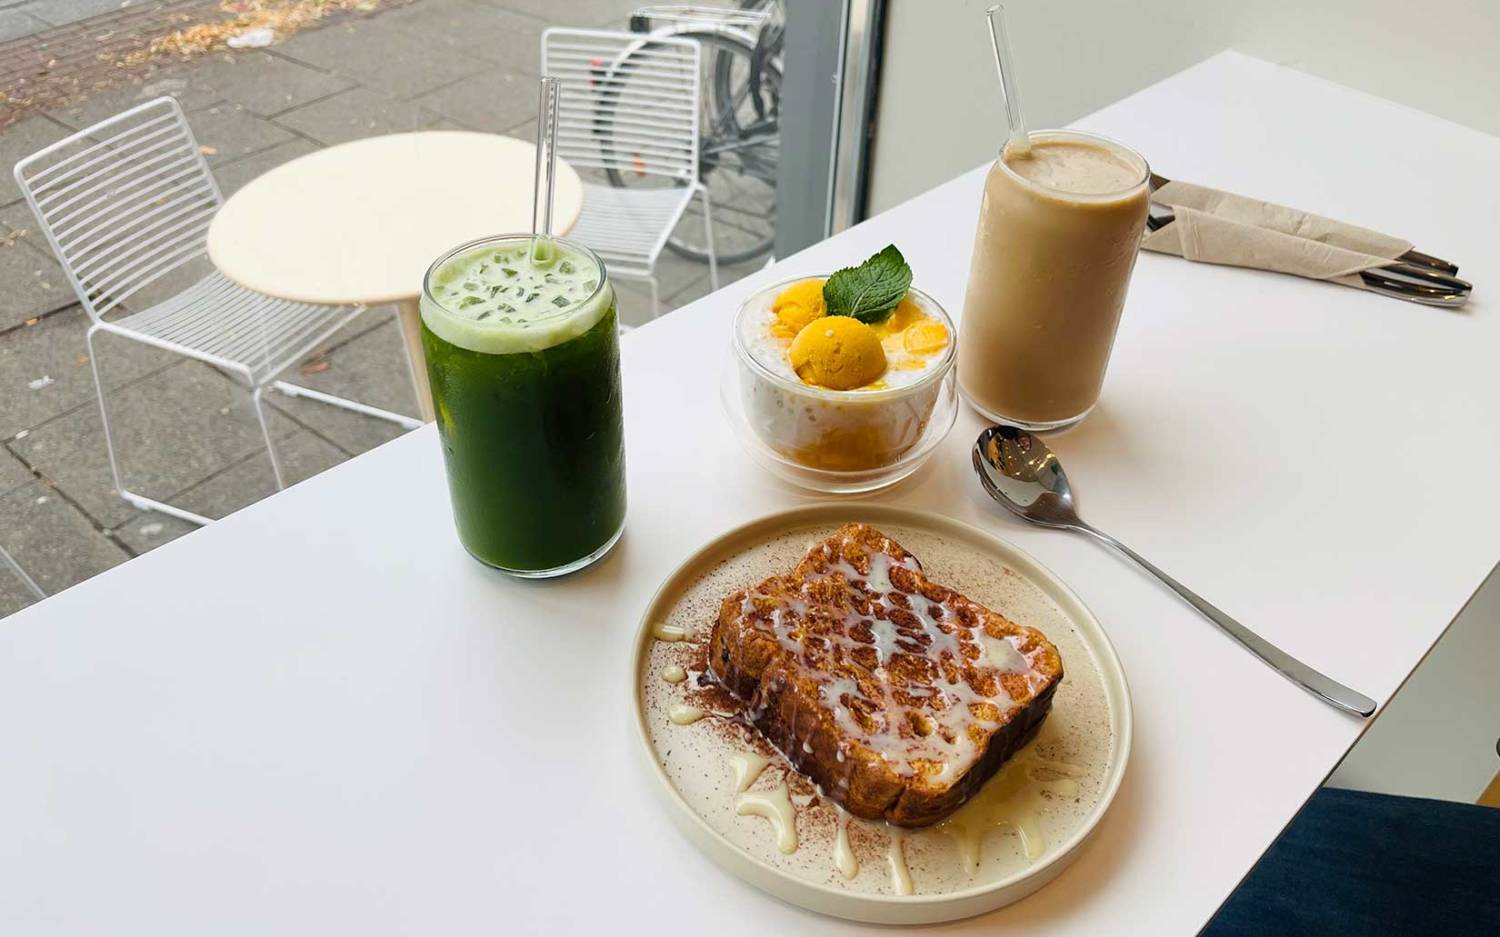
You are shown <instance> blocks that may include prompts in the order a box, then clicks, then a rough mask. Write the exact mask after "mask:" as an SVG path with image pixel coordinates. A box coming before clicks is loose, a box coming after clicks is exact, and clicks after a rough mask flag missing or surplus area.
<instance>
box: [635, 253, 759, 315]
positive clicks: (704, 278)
mask: <svg viewBox="0 0 1500 937" xmlns="http://www.w3.org/2000/svg"><path fill="white" fill-rule="evenodd" d="M681 262H682V263H688V261H681ZM763 266H765V260H764V259H762V260H752V261H746V262H745V263H741V264H733V265H730V264H726V265H724V266H721V267H720V268H719V286H720V287H721V288H722V287H725V286H728V285H729V284H731V283H733V282H734V281H736V280H738V279H740V278H742V277H746V276H749V275H750V274H752V273H754V272H755V271H757V270H759V269H760V268H761V267H763ZM698 269H699V271H700V272H699V273H698V275H697V276H696V277H694V278H692V279H690V280H688V281H687V282H686V283H684V284H682V285H681V286H679V287H678V288H677V289H676V291H675V292H672V293H668V292H667V291H666V288H665V285H663V289H662V293H661V295H662V304H661V315H667V314H668V313H670V312H673V311H675V310H677V309H680V308H681V307H683V306H686V305H687V304H688V303H690V302H693V301H694V300H697V299H701V298H702V297H704V296H707V295H708V294H709V293H710V292H711V288H710V286H709V282H708V268H707V267H706V266H704V267H700V268H698ZM615 292H616V293H617V294H618V296H619V303H620V321H622V322H624V323H625V324H626V325H629V326H641V325H645V324H646V323H647V322H650V321H651V319H652V318H653V317H654V316H653V313H652V311H651V300H650V296H651V294H650V291H649V289H648V288H647V286H646V284H645V282H644V281H642V280H627V279H625V278H624V277H620V278H618V279H616V280H615Z"/></svg>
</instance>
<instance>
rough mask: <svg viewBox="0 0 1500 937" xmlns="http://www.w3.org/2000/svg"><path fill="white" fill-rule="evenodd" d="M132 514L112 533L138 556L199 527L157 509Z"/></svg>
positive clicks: (111, 532) (111, 533)
mask: <svg viewBox="0 0 1500 937" xmlns="http://www.w3.org/2000/svg"><path fill="white" fill-rule="evenodd" d="M132 514H133V516H132V517H131V518H130V520H128V521H126V522H125V523H123V524H121V525H120V526H118V527H116V528H115V529H114V530H112V531H110V535H111V536H113V537H114V538H115V539H116V540H118V541H119V542H120V543H123V544H125V548H126V549H127V550H130V551H131V552H133V553H135V555H136V556H140V555H141V554H142V553H147V552H149V551H151V550H154V549H156V548H157V547H159V546H161V545H162V544H164V543H171V542H172V541H173V540H176V539H177V538H178V537H181V536H182V535H183V534H190V533H192V532H193V531H195V530H197V529H198V525H197V524H189V523H188V522H187V521H180V520H178V519H177V518H175V517H173V516H172V515H170V514H159V513H157V512H156V511H133V512H132Z"/></svg>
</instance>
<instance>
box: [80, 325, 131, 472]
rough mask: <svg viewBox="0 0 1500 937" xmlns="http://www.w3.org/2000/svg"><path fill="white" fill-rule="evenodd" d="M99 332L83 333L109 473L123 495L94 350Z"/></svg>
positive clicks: (94, 326)
mask: <svg viewBox="0 0 1500 937" xmlns="http://www.w3.org/2000/svg"><path fill="white" fill-rule="evenodd" d="M97 331H99V326H98V325H97V324H96V325H91V326H89V330H88V331H87V332H85V333H83V340H84V343H85V344H86V345H88V349H89V367H90V368H91V369H93V372H94V391H95V393H97V394H98V395H99V421H100V422H101V423H103V424H104V449H105V451H106V452H108V453H109V472H110V475H112V476H113V477H114V480H115V491H118V492H120V493H121V494H122V495H123V494H124V492H125V482H124V480H123V479H121V478H120V463H119V461H118V460H117V459H116V458H115V440H114V435H113V434H111V433H110V431H109V407H107V406H106V405H105V403H104V378H103V377H101V376H100V375H99V354H98V351H97V350H96V349H95V348H94V333H95V332H97ZM126 500H129V499H126Z"/></svg>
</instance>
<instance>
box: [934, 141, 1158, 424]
mask: <svg viewBox="0 0 1500 937" xmlns="http://www.w3.org/2000/svg"><path fill="white" fill-rule="evenodd" d="M1030 140H1031V152H1030V154H1029V155H1027V156H1018V155H1016V154H1015V153H1014V151H1013V150H1011V151H1009V152H1007V153H1005V154H1002V156H1001V158H1000V159H998V160H996V162H995V165H994V167H993V168H992V169H991V170H990V173H989V176H988V178H987V179H986V180H985V187H984V201H983V203H982V205H981V206H980V210H979V227H978V230H977V231H976V232H975V235H974V257H973V260H972V262H971V267H970V270H969V285H968V291H967V293H966V294H965V296H964V312H963V321H962V324H961V325H960V328H959V333H958V383H959V389H960V391H961V392H962V394H963V396H964V399H966V400H967V401H968V402H969V404H970V405H971V406H973V407H974V408H975V409H976V410H978V411H979V412H980V413H981V414H983V415H984V416H986V417H988V418H989V419H992V420H995V421H998V422H1006V423H1012V424H1015V425H1019V426H1023V427H1026V428H1028V429H1037V430H1044V429H1056V428H1059V427H1062V426H1066V425H1068V424H1071V423H1075V422H1077V421H1078V420H1081V419H1083V417H1084V416H1085V415H1086V414H1087V413H1088V412H1089V410H1090V409H1091V408H1092V407H1093V406H1094V403H1095V402H1096V401H1097V400H1098V399H1099V390H1100V387H1101V386H1102V384H1103V382H1104V371H1105V368H1106V366H1107V365H1108V364H1109V353H1110V348H1111V346H1113V344H1114V340H1115V329H1116V327H1117V326H1118V325H1119V322H1120V310H1121V308H1122V307H1123V305H1124V303H1125V290H1126V288H1127V287H1128V286H1129V284H1130V272H1131V269H1132V268H1133V267H1134V266H1135V257H1136V252H1137V248H1138V246H1139V244H1140V240H1141V234H1142V231H1143V230H1144V228H1145V223H1146V210H1147V206H1148V204H1149V201H1150V185H1149V182H1148V178H1149V176H1150V170H1149V169H1148V167H1147V166H1146V161H1145V160H1144V159H1142V158H1141V157H1140V155H1139V154H1137V153H1136V152H1135V151H1133V150H1131V149H1129V148H1128V147H1125V146H1121V145H1120V144H1118V143H1115V142H1113V141H1111V140H1106V139H1104V138H1102V137H1097V136H1093V135H1092V134H1086V133H1076V132H1071V131H1061V130H1050V131H1041V132H1038V133H1033V134H1031V135H1030ZM1008 149H1009V148H1008Z"/></svg>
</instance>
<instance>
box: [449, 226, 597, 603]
mask: <svg viewBox="0 0 1500 937" xmlns="http://www.w3.org/2000/svg"><path fill="white" fill-rule="evenodd" d="M534 241H535V242H536V248H537V249H536V250H535V251H534V252H533V249H532V245H533V242H534ZM421 310H422V347H423V349H424V351H425V352H426V354H427V373H428V375H429V377H430V378H431V382H432V399H433V406H434V408H435V409H436V411H437V424H438V435H439V436H440V438H441V439H442V443H443V455H444V457H445V459H446V462H447V466H448V487H449V490H450V493H451V495H452V498H453V517H454V521H455V522H456V524H457V527H458V537H459V540H460V541H462V543H463V545H464V547H465V548H466V549H467V550H468V551H469V552H470V553H471V554H473V555H474V557H475V558H476V559H478V560H480V561H481V562H483V563H487V564H489V565H490V566H493V567H495V568H497V569H500V570H503V571H505V572H507V573H511V574H514V575H517V576H525V577H531V578H542V577H547V576H559V575H562V574H564V573H568V572H572V571H574V570H577V569H582V568H583V567H585V566H587V565H588V564H590V563H592V562H594V561H595V560H597V559H599V558H600V557H601V556H603V555H604V554H605V553H607V552H608V551H609V549H610V547H612V546H614V544H615V542H616V541H617V540H619V538H620V534H621V532H622V531H623V530H624V524H625V443H624V418H623V415H622V412H621V399H620V343H619V332H618V325H617V310H616V305H615V292H614V288H613V287H612V286H611V285H610V282H609V276H608V273H607V272H606V271H605V269H604V263H603V261H601V260H600V259H599V258H598V256H597V255H595V254H594V252H593V251H591V250H589V249H588V248H586V247H584V246H582V245H581V244H576V243H573V242H572V241H568V240H565V239H563V238H554V237H546V236H536V237H533V236H532V235H529V234H520V235H506V236H501V237H493V238H487V239H484V240H480V241H473V242H471V243H469V244H464V245H462V246H460V247H456V248H454V249H453V250H451V251H449V252H448V253H447V254H445V255H443V256H442V257H440V258H438V260H437V261H436V262H435V263H434V264H433V265H432V267H431V268H430V269H429V270H428V271H427V276H426V278H425V279H424V280H423V283H422V301H421Z"/></svg>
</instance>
